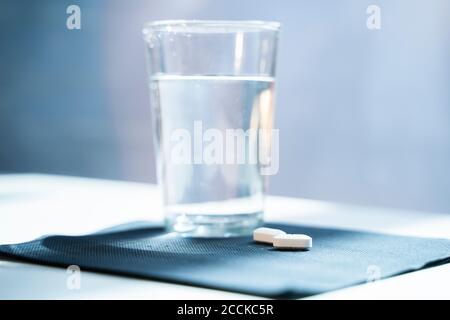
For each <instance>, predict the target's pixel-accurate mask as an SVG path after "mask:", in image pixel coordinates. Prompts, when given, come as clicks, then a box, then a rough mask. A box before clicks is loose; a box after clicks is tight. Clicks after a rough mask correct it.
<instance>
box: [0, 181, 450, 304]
mask: <svg viewBox="0 0 450 320" xmlns="http://www.w3.org/2000/svg"><path fill="white" fill-rule="evenodd" d="M266 208H267V209H266V220H267V221H277V222H295V223H298V224H305V225H311V226H322V227H336V228H351V229H358V230H368V231H377V232H384V233H392V234H400V235H412V236H423V237H440V238H449V239H450V214H444V213H422V212H412V211H400V210H390V209H381V208H366V207H358V206H350V205H342V204H336V203H330V202H322V201H314V200H304V199H294V198H285V197H268V198H267V204H266ZM161 219H162V210H161V202H160V195H159V191H158V189H157V188H156V187H155V186H154V185H149V184H140V183H132V182H117V181H107V180H98V179H88V178H76V177H64V176H54V175H40V174H8V175H0V243H1V244H5V243H17V242H22V241H27V240H32V239H34V238H37V237H40V236H42V235H46V234H70V235H80V234H86V233H90V232H94V231H98V230H100V229H104V228H107V227H111V226H114V225H118V224H121V223H127V222H130V221H138V220H152V221H160V220H161ZM67 277H68V275H67V273H66V270H65V269H63V268H55V267H47V266H39V265H33V264H29V263H22V262H16V261H11V260H4V259H3V260H2V259H0V299H253V298H259V297H254V296H248V295H242V294H236V293H232V292H226V291H220V290H210V289H203V288H197V287H190V286H183V285H175V284H169V283H163V282H158V281H150V280H140V279H133V278H128V277H121V276H113V275H104V274H99V273H94V272H87V271H82V273H81V288H80V289H79V290H69V289H67V285H66V282H67ZM378 298H382V299H450V264H447V265H443V266H439V267H435V268H430V269H426V270H421V271H417V272H413V273H409V274H405V275H401V276H397V277H393V278H390V279H386V280H380V281H377V282H375V283H368V284H364V285H359V286H355V287H351V288H347V289H343V290H337V291H333V292H330V293H326V294H321V295H316V296H313V297H310V298H309V299H378Z"/></svg>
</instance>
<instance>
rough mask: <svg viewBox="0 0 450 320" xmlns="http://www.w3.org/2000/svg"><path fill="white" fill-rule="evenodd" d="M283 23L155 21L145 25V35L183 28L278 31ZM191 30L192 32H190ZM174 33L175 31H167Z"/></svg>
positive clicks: (184, 29) (187, 29) (194, 29)
mask: <svg viewBox="0 0 450 320" xmlns="http://www.w3.org/2000/svg"><path fill="white" fill-rule="evenodd" d="M280 26H281V23H279V22H277V21H265V20H155V21H150V22H146V23H144V29H143V31H144V33H145V31H149V30H161V29H164V28H167V27H175V28H178V27H181V28H183V31H186V32H187V31H190V32H192V31H197V32H202V31H208V30H211V29H213V28H218V30H222V32H223V31H224V30H226V31H234V32H245V31H255V30H256V31H278V30H279V29H280ZM189 29H190V30H189ZM167 31H169V32H170V31H173V30H167Z"/></svg>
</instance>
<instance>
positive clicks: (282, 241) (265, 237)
mask: <svg viewBox="0 0 450 320" xmlns="http://www.w3.org/2000/svg"><path fill="white" fill-rule="evenodd" d="M253 240H255V241H256V242H263V243H269V244H272V245H273V246H274V247H275V248H278V249H291V250H292V249H296V250H307V249H309V248H311V247H312V238H311V237H310V236H307V235H305V234H287V233H286V232H284V231H283V230H280V229H273V228H258V229H255V230H254V231H253Z"/></svg>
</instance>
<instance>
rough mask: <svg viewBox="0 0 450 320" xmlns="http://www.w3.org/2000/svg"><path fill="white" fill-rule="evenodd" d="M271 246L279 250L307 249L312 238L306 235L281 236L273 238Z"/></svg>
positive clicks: (310, 244) (310, 245)
mask: <svg viewBox="0 0 450 320" xmlns="http://www.w3.org/2000/svg"><path fill="white" fill-rule="evenodd" d="M273 246H274V247H275V248H279V249H309V248H311V247H312V238H311V237H310V236H307V235H306V234H281V235H277V236H275V237H274V238H273Z"/></svg>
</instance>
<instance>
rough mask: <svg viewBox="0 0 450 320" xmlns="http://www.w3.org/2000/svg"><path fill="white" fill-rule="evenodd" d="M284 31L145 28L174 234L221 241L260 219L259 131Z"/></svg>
mask: <svg viewBox="0 0 450 320" xmlns="http://www.w3.org/2000/svg"><path fill="white" fill-rule="evenodd" d="M278 30H279V24H278V23H277V22H264V21H157V22H151V23H148V24H146V25H145V27H144V29H143V34H144V39H145V42H146V48H147V58H148V69H149V86H150V104H151V109H152V114H153V121H154V122H153V124H154V128H155V144H156V152H157V165H158V168H157V172H158V181H159V184H160V185H161V186H162V188H163V196H164V205H165V217H166V226H167V227H168V229H169V230H171V231H176V232H180V233H183V234H185V235H190V236H200V237H223V236H232V235H243V234H249V233H250V232H251V231H252V230H253V229H254V228H255V227H257V226H259V225H260V224H261V223H262V218H263V212H264V206H263V205H264V198H263V197H264V191H265V188H266V177H265V176H264V175H263V174H262V173H261V169H262V167H264V166H267V161H264V160H268V158H270V156H269V154H268V152H269V151H268V150H270V148H271V146H270V144H271V138H270V137H269V138H268V137H267V133H266V134H265V135H264V134H262V135H261V134H258V132H259V131H261V129H264V130H268V129H269V130H270V129H271V128H272V114H273V100H274V99H273V98H274V76H275V57H276V48H277V41H278ZM263 158H264V159H263ZM255 159H256V160H255ZM268 161H270V159H269V160H268Z"/></svg>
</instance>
